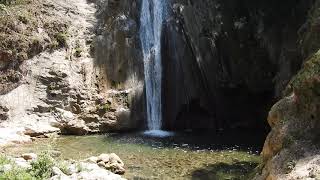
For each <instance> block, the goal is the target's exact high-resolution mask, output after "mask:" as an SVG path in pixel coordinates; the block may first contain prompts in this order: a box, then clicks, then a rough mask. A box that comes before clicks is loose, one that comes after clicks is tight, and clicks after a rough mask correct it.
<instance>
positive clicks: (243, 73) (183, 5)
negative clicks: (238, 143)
mask: <svg viewBox="0 0 320 180" xmlns="http://www.w3.org/2000/svg"><path fill="white" fill-rule="evenodd" d="M311 3H312V1H294V2H292V1H290V2H289V1H281V2H279V1H263V0H259V1H253V0H246V1H241V2H240V1H234V0H227V1H222V0H221V1H219V0H215V1H212V0H203V1H186V0H172V4H171V9H172V14H173V15H172V16H171V17H170V18H169V19H168V20H167V22H166V28H165V30H164V34H165V37H164V39H163V41H164V49H163V54H164V56H165V58H164V62H163V63H164V69H165V70H164V71H165V72H164V76H165V79H164V82H165V85H164V89H165V94H164V98H165V112H164V113H165V116H166V121H167V126H168V127H169V128H177V127H178V128H205V127H212V128H228V127H239V126H241V127H261V128H263V127H264V126H265V125H266V124H265V123H264V122H265V118H266V117H267V110H268V109H269V108H270V107H271V105H272V104H273V103H274V100H275V99H277V98H278V97H281V92H282V90H283V89H284V87H285V86H286V84H287V83H288V81H289V80H290V78H291V77H292V76H293V75H294V74H295V73H296V72H297V71H298V70H299V68H300V64H301V62H302V58H301V56H302V55H301V51H300V49H299V42H298V39H299V35H300V34H299V33H300V31H303V28H302V29H301V27H302V25H303V24H304V22H305V19H306V16H307V11H308V9H309V7H310V4H311ZM186 114H187V115H186ZM199 117H201V118H199ZM239 117H241V118H239Z"/></svg>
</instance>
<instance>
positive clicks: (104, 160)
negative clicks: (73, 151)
mask: <svg viewBox="0 0 320 180" xmlns="http://www.w3.org/2000/svg"><path fill="white" fill-rule="evenodd" d="M88 162H92V163H96V164H97V165H99V166H100V167H103V168H105V169H107V170H110V171H111V172H113V173H115V174H124V173H125V169H124V163H123V161H122V160H121V159H120V158H119V156H117V155H116V154H114V153H111V154H101V155H100V156H98V157H94V156H93V157H90V158H89V159H88Z"/></svg>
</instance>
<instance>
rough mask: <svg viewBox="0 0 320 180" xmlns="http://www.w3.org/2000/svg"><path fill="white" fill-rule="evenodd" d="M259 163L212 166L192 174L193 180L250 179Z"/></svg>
mask: <svg viewBox="0 0 320 180" xmlns="http://www.w3.org/2000/svg"><path fill="white" fill-rule="evenodd" d="M257 166H258V163H252V162H245V161H243V162H236V163H233V164H226V163H218V164H212V165H209V166H208V167H204V168H203V169H198V170H195V171H194V172H192V180H241V179H248V178H249V177H248V176H249V175H250V174H251V173H252V172H253V171H254V169H255V168H256V167H257Z"/></svg>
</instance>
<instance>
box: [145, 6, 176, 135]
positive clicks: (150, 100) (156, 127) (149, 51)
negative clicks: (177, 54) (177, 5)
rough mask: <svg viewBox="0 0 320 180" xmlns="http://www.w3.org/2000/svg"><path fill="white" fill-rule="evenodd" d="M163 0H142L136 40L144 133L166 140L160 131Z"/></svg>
mask: <svg viewBox="0 0 320 180" xmlns="http://www.w3.org/2000/svg"><path fill="white" fill-rule="evenodd" d="M165 7H166V1H165V0H161V1H160V0H143V1H142V7H141V16H140V22H141V28H140V39H141V44H142V52H143V61H144V75H145V87H146V101H147V103H146V104H147V118H148V130H149V131H147V132H146V134H148V135H152V136H168V135H170V134H171V133H169V132H165V131H161V127H162V107H161V105H162V102H161V88H162V87H161V84H162V83H161V80H162V74H161V73H162V67H161V36H162V25H163V20H164V19H165V17H166V13H165Z"/></svg>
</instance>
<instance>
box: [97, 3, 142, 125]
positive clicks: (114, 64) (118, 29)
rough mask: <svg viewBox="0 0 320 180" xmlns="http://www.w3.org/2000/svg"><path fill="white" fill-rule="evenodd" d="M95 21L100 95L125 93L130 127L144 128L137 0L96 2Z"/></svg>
mask: <svg viewBox="0 0 320 180" xmlns="http://www.w3.org/2000/svg"><path fill="white" fill-rule="evenodd" d="M96 4H97V9H98V11H97V13H96V17H97V19H98V22H97V27H96V38H95V41H94V47H93V52H94V54H95V67H96V69H97V73H96V74H97V79H98V81H99V83H98V88H99V90H100V92H101V93H103V92H107V91H109V90H110V89H113V90H122V91H123V90H124V91H128V92H130V93H129V94H128V96H129V100H128V105H129V108H130V114H129V118H130V121H131V122H132V124H131V125H132V126H133V128H141V127H144V126H145V120H146V113H145V109H146V107H145V95H144V70H143V57H142V52H141V47H140V40H139V18H140V11H139V9H140V1H139V0H121V1H118V0H105V1H103V0H101V1H97V2H96Z"/></svg>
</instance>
